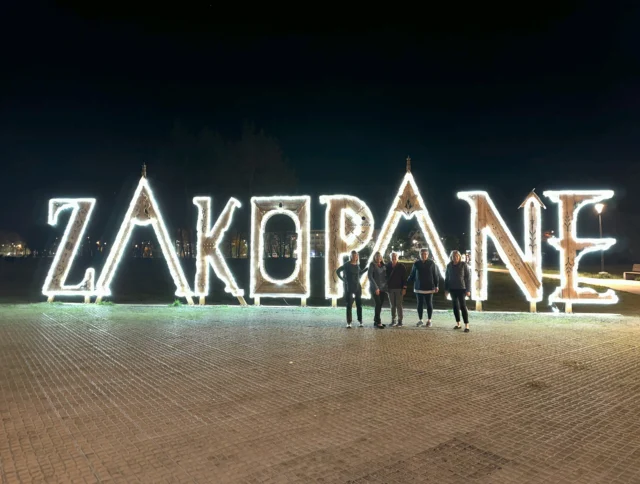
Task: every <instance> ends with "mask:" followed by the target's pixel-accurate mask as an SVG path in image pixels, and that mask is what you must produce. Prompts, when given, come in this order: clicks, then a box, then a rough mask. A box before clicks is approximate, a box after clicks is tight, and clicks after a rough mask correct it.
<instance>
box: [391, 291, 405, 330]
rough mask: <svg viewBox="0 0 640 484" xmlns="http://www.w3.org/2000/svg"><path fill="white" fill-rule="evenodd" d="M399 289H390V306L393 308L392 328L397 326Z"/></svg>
mask: <svg viewBox="0 0 640 484" xmlns="http://www.w3.org/2000/svg"><path fill="white" fill-rule="evenodd" d="M399 294H402V292H400V293H399V292H398V289H389V305H390V306H391V326H394V325H395V324H396V310H397V305H398V295H399Z"/></svg>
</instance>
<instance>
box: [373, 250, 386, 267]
mask: <svg viewBox="0 0 640 484" xmlns="http://www.w3.org/2000/svg"><path fill="white" fill-rule="evenodd" d="M378 256H380V259H382V262H384V257H382V254H381V253H380V252H379V251H378V252H376V253H375V254H373V262H375V263H376V264H377V263H378Z"/></svg>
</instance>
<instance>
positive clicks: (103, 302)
mask: <svg viewBox="0 0 640 484" xmlns="http://www.w3.org/2000/svg"><path fill="white" fill-rule="evenodd" d="M115 305H116V303H114V302H113V301H100V302H98V301H96V306H115Z"/></svg>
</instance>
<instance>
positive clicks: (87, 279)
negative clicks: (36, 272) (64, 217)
mask: <svg viewBox="0 0 640 484" xmlns="http://www.w3.org/2000/svg"><path fill="white" fill-rule="evenodd" d="M95 204H96V199H95V198H52V199H51V200H49V220H48V222H49V225H56V224H57V223H58V217H59V216H60V213H61V212H62V211H64V210H68V209H71V216H70V217H69V222H67V228H66V229H65V231H64V235H63V236H62V238H61V239H60V243H59V244H58V248H57V249H56V255H55V257H54V258H53V263H52V264H51V267H50V268H49V273H48V274H47V278H46V279H45V281H44V286H43V287H42V294H44V295H45V296H47V297H48V298H49V301H53V298H54V297H55V296H85V298H87V297H90V296H93V295H94V294H95V292H94V283H95V270H94V269H93V268H89V269H87V270H86V271H85V274H84V278H83V279H82V281H81V282H80V283H79V284H76V285H74V286H65V282H66V281H67V276H68V275H69V271H70V270H71V264H73V259H75V257H76V253H77V252H78V248H79V247H80V244H81V243H82V240H83V238H84V233H85V231H86V229H87V225H89V220H90V219H91V214H92V213H93V207H94V206H95Z"/></svg>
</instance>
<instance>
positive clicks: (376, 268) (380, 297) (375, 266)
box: [369, 252, 387, 329]
mask: <svg viewBox="0 0 640 484" xmlns="http://www.w3.org/2000/svg"><path fill="white" fill-rule="evenodd" d="M369 289H370V290H371V297H372V298H373V300H374V302H375V315H374V317H373V327H374V328H376V329H384V328H385V326H386V325H384V324H382V320H381V318H380V313H381V312H382V303H383V302H384V298H385V294H386V293H387V267H386V266H385V265H384V260H383V259H382V254H381V253H380V252H376V253H375V254H374V255H373V262H372V263H371V264H369Z"/></svg>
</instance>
